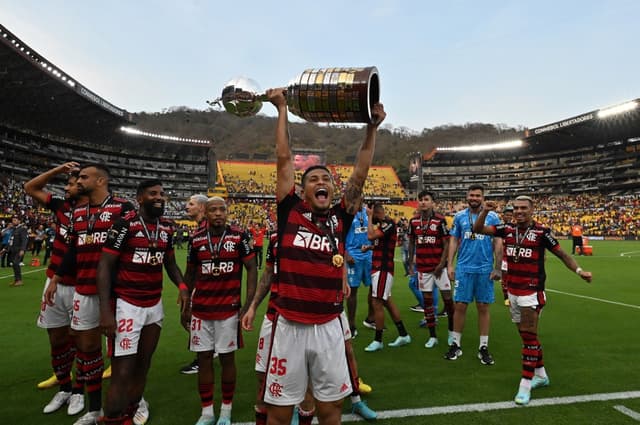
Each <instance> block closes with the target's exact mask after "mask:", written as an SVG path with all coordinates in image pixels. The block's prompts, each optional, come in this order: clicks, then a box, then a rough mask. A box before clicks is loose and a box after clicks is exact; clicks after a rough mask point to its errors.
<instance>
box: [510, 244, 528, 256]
mask: <svg viewBox="0 0 640 425" xmlns="http://www.w3.org/2000/svg"><path fill="white" fill-rule="evenodd" d="M507 256H508V257H515V258H521V257H522V258H531V257H532V256H533V249H531V248H517V247H515V246H508V247H507Z"/></svg>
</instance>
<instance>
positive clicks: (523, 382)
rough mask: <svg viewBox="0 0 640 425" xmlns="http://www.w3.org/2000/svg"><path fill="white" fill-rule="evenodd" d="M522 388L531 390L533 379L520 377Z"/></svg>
mask: <svg viewBox="0 0 640 425" xmlns="http://www.w3.org/2000/svg"><path fill="white" fill-rule="evenodd" d="M520 388H521V389H524V390H527V391H531V379H525V378H522V379H520Z"/></svg>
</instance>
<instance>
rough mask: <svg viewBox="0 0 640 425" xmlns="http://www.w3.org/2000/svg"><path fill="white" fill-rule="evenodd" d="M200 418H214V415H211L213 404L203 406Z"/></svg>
mask: <svg viewBox="0 0 640 425" xmlns="http://www.w3.org/2000/svg"><path fill="white" fill-rule="evenodd" d="M201 415H202V416H213V417H214V418H215V416H216V415H215V414H214V413H213V404H210V405H208V406H205V407H203V408H202V413H201Z"/></svg>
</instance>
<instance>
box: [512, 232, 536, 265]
mask: <svg viewBox="0 0 640 425" xmlns="http://www.w3.org/2000/svg"><path fill="white" fill-rule="evenodd" d="M532 227H533V225H531V224H530V225H529V226H528V227H527V230H526V231H525V232H524V234H523V235H522V239H520V234H519V233H518V226H516V252H515V254H514V255H513V257H514V258H513V261H515V262H516V263H517V262H518V261H520V247H521V246H522V244H523V243H524V241H525V239H527V236H528V235H529V231H530V230H531V228H532Z"/></svg>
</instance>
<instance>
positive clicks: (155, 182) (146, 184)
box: [136, 179, 162, 196]
mask: <svg viewBox="0 0 640 425" xmlns="http://www.w3.org/2000/svg"><path fill="white" fill-rule="evenodd" d="M153 186H162V182H161V181H160V180H159V179H147V180H142V181H141V182H140V183H138V188H137V189H136V196H140V195H142V192H144V190H145V189H147V188H150V187H153Z"/></svg>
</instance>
